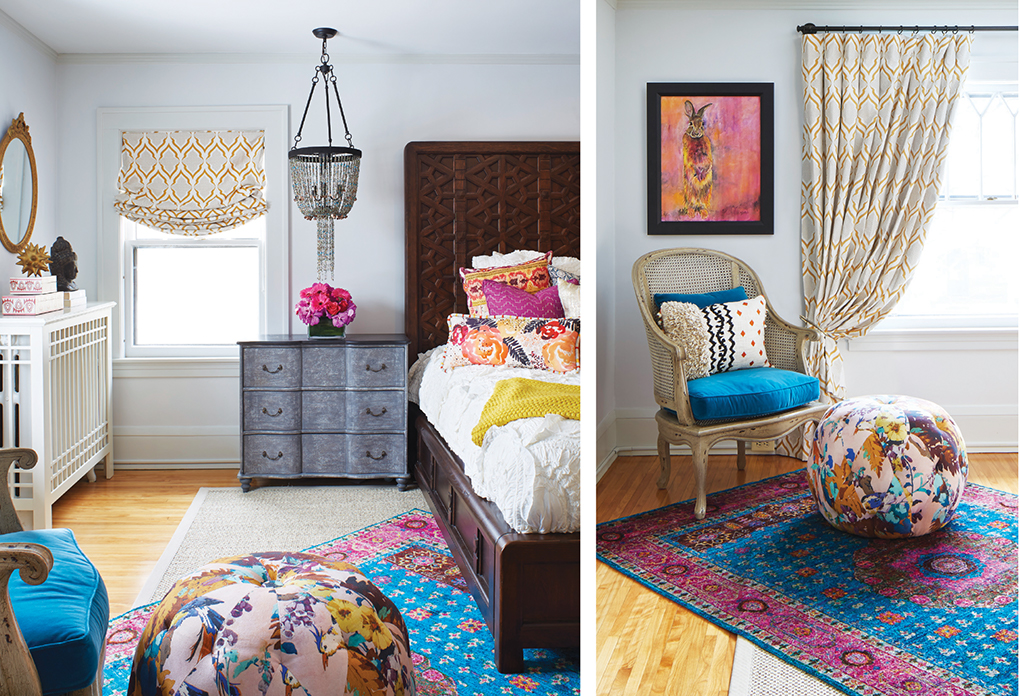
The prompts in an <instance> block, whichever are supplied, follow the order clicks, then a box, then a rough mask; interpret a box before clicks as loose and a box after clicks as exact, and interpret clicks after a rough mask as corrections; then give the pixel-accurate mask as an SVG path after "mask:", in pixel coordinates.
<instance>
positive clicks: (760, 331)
mask: <svg viewBox="0 0 1020 696" xmlns="http://www.w3.org/2000/svg"><path fill="white" fill-rule="evenodd" d="M670 305H672V306H670ZM659 311H660V316H661V317H662V328H663V330H664V331H665V332H666V334H667V335H669V336H670V338H672V339H673V340H674V341H676V342H677V343H679V344H680V345H681V346H683V347H684V351H685V353H686V354H687V357H686V359H685V360H684V371H685V373H686V375H687V379H689V380H690V379H697V378H698V377H706V376H708V375H714V374H717V373H719V372H730V371H732V370H744V369H747V368H753V367H771V365H770V364H769V359H768V356H767V355H766V354H765V341H764V337H765V314H766V310H765V298H764V297H762V296H761V295H758V296H757V297H754V298H752V299H750V300H740V301H737V302H722V303H719V304H713V305H708V306H707V307H704V308H701V309H699V308H698V307H697V306H696V305H693V304H689V303H686V302H664V303H663V304H662V308H661V309H660V310H659Z"/></svg>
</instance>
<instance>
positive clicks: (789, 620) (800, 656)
mask: <svg viewBox="0 0 1020 696" xmlns="http://www.w3.org/2000/svg"><path fill="white" fill-rule="evenodd" d="M1016 539H1017V497H1016V496H1015V495H1011V494H1008V493H1003V492H1000V491H996V490H992V489H990V488H984V487H981V486H976V485H973V484H972V485H969V486H968V487H967V489H966V491H965V493H964V496H963V501H962V502H961V503H960V506H959V508H958V509H957V514H956V517H955V518H954V519H953V520H952V521H951V522H950V523H949V524H948V525H947V526H946V527H944V528H943V529H941V530H939V531H937V532H934V533H932V534H929V535H927V536H922V537H915V538H910V539H895V540H884V539H868V538H862V537H858V536H853V535H851V534H847V533H845V532H841V531H838V530H836V529H834V528H833V527H831V526H829V524H828V523H827V522H826V521H825V520H824V518H823V517H822V516H821V515H820V514H818V511H817V508H816V506H815V502H814V500H813V498H812V497H811V495H810V492H809V490H808V486H807V481H806V478H805V476H804V473H803V472H802V471H798V472H793V473H789V474H784V475H782V476H777V477H774V478H770V479H766V480H764V481H759V482H757V483H751V484H747V485H744V486H740V487H737V488H732V489H730V490H727V491H722V492H719V493H716V494H715V495H712V496H709V498H708V514H707V516H706V517H705V519H703V520H697V519H695V518H694V510H693V506H692V505H691V503H690V502H685V503H677V504H675V505H670V506H668V507H664V508H659V509H657V510H652V511H649V512H645V513H642V514H639V515H634V516H632V517H627V518H624V519H621V520H614V521H612V522H606V523H604V524H602V525H599V527H598V530H597V541H596V545H597V555H598V558H599V560H601V561H602V562H604V563H607V564H609V565H610V566H612V567H613V568H616V569H617V570H619V571H620V572H622V573H625V574H626V575H628V576H630V577H632V578H634V579H635V580H637V581H638V582H640V583H642V584H644V585H645V586H647V587H649V588H650V589H652V590H654V591H655V592H658V593H659V594H661V595H663V596H664V597H667V598H668V599H671V600H673V601H674V602H677V603H679V604H681V605H683V606H684V607H687V608H688V609H690V610H691V611H693V612H695V613H697V614H699V615H701V616H703V617H704V618H706V619H708V620H709V621H712V622H713V623H715V624H717V625H719V626H721V627H723V628H725V629H726V630H729V631H732V632H733V633H737V634H740V635H742V636H744V637H745V638H747V639H748V640H750V641H752V642H753V643H755V644H757V645H758V646H760V647H762V648H763V649H765V650H767V651H769V652H771V653H773V654H774V655H776V656H777V657H780V658H782V659H783V660H786V661H787V662H789V663H791V664H793V665H795V666H797V667H799V668H800V669H802V670H804V671H806V672H808V673H810V674H813V675H815V676H816V677H818V678H819V679H822V680H823V681H825V682H827V683H828V684H831V685H832V686H834V687H836V688H837V689H839V690H841V691H843V692H845V693H848V694H859V695H861V696H891V695H892V694H898V695H903V694H925V695H926V696H964V695H967V696H992V695H993V694H995V695H997V696H1015V695H1016V693H1017V543H1016Z"/></svg>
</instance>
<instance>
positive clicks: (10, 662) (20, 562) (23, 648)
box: [0, 496, 53, 696]
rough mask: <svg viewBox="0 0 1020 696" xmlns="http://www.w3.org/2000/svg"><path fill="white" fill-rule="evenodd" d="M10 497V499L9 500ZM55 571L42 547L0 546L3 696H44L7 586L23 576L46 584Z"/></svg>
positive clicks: (33, 582)
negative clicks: (17, 574) (14, 577)
mask: <svg viewBox="0 0 1020 696" xmlns="http://www.w3.org/2000/svg"><path fill="white" fill-rule="evenodd" d="M8 497H9V496H8ZM52 567H53V554H52V553H50V550H49V549H47V548H46V547H45V546H42V545H41V544H25V543H0V695H2V696H8V695H10V696H15V695H24V696H42V687H41V686H40V684H39V673H38V671H37V670H36V668H35V661H34V660H33V659H32V655H31V653H29V651H28V645H27V644H26V643H25V637H24V636H23V635H22V634H21V629H20V628H18V622H17V620H16V619H15V617H14V609H13V608H12V607H11V596H10V593H9V592H8V589H7V585H8V582H9V581H10V579H11V573H13V572H14V571H15V570H18V571H20V572H21V579H22V580H24V581H25V582H26V583H27V584H29V585H38V584H39V583H41V582H43V581H44V580H45V579H46V577H47V576H48V575H49V573H50V568H52Z"/></svg>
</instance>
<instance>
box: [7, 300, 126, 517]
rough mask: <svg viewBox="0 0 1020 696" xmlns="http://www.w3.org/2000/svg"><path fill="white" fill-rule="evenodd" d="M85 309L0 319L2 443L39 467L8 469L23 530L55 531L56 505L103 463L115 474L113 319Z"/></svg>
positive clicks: (107, 307)
mask: <svg viewBox="0 0 1020 696" xmlns="http://www.w3.org/2000/svg"><path fill="white" fill-rule="evenodd" d="M114 306H115V303H113V302H103V303H94V304H89V305H86V306H84V307H77V308H74V309H70V310H63V311H59V312H50V313H48V314H42V315H39V316H34V317H13V316H5V317H2V318H0V408H2V411H0V438H2V440H0V444H2V446H3V447H30V448H32V449H34V450H35V451H36V453H37V454H38V455H39V462H38V463H37V464H36V465H35V467H34V468H33V469H31V470H28V471H21V470H19V469H17V468H12V469H11V471H10V473H9V474H8V485H9V487H10V490H11V497H12V499H13V500H14V507H15V509H16V510H17V511H18V516H19V517H20V518H21V520H22V524H23V525H24V526H25V528H26V529H48V528H50V527H52V526H53V517H52V507H53V502H54V501H56V500H57V499H58V498H59V497H60V496H61V495H63V494H64V493H65V492H67V490H68V489H69V488H70V487H71V486H73V485H74V484H75V483H76V482H77V481H79V480H80V479H81V478H82V477H83V476H88V477H89V480H91V481H94V480H95V473H94V472H93V468H94V467H95V466H96V464H98V463H99V462H100V461H104V460H105V468H106V478H110V477H111V476H113V438H112V424H111V422H110V417H111V415H112V408H111V403H110V394H111V387H112V380H113V363H112V354H111V346H110V331H111V313H112V310H113V307H114Z"/></svg>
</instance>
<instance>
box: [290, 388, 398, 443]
mask: <svg viewBox="0 0 1020 696" xmlns="http://www.w3.org/2000/svg"><path fill="white" fill-rule="evenodd" d="M406 399H407V396H406V395H405V393H404V392H403V391H396V390H389V391H384V390H373V391H343V390H340V391H326V390H320V389H314V390H311V389H310V390H305V391H304V392H302V394H301V429H302V430H304V431H305V432H315V433H350V432H361V433H365V432H368V433H374V432H393V431H397V432H403V430H404V421H405V417H404V410H405V408H406V403H405V402H406Z"/></svg>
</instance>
